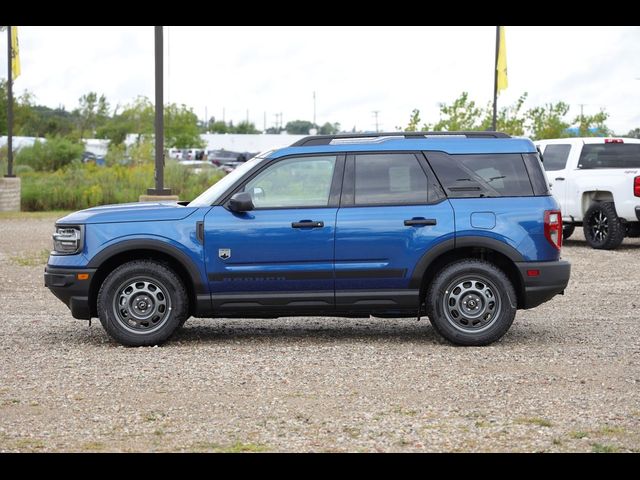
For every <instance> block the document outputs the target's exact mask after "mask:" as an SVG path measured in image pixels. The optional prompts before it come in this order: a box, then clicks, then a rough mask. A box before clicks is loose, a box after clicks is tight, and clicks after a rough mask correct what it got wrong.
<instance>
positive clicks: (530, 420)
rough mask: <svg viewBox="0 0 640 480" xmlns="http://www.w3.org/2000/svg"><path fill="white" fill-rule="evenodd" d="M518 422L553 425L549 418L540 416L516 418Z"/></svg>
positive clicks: (540, 425) (521, 423) (545, 425)
mask: <svg viewBox="0 0 640 480" xmlns="http://www.w3.org/2000/svg"><path fill="white" fill-rule="evenodd" d="M516 423H518V424H520V425H537V426H539V427H550V426H551V422H550V421H549V420H547V419H546V418H540V417H523V418H518V419H517V420H516Z"/></svg>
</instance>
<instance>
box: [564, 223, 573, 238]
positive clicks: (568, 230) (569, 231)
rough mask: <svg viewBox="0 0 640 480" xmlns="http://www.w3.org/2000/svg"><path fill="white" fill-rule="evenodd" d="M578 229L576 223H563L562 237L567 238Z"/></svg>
mask: <svg viewBox="0 0 640 480" xmlns="http://www.w3.org/2000/svg"><path fill="white" fill-rule="evenodd" d="M575 231H576V226H575V225H562V239H563V240H566V239H568V238H569V237H570V236H571V235H573V232H575Z"/></svg>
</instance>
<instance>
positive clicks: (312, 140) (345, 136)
mask: <svg viewBox="0 0 640 480" xmlns="http://www.w3.org/2000/svg"><path fill="white" fill-rule="evenodd" d="M445 136H454V137H467V138H511V136H510V135H507V134H506V133H502V132H493V131H474V132H384V133H342V134H339V135H311V136H309V137H304V138H301V139H300V140H298V141H297V142H295V143H293V144H291V146H292V147H311V146H314V145H329V144H331V142H332V141H333V140H347V141H348V140H350V139H354V140H356V139H358V138H363V139H365V138H370V139H372V140H375V139H378V138H379V139H381V140H382V139H384V138H386V137H404V138H406V139H419V138H422V139H424V138H425V137H445ZM340 143H342V142H340ZM345 143H346V142H345Z"/></svg>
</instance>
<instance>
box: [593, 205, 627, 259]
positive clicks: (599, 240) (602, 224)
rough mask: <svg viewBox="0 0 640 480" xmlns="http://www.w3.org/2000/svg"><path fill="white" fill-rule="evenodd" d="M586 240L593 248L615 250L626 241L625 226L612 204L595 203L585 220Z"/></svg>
mask: <svg viewBox="0 0 640 480" xmlns="http://www.w3.org/2000/svg"><path fill="white" fill-rule="evenodd" d="M582 228H583V231H584V238H585V239H586V240H587V243H588V244H589V246H591V248H595V249H598V250H614V249H616V248H618V247H619V246H620V244H621V243H622V240H624V234H625V226H624V224H623V223H622V222H621V221H620V219H619V218H618V214H617V213H616V207H615V205H614V204H613V203H611V202H600V203H594V204H593V205H591V206H590V207H589V210H587V213H585V215H584V219H583V227H582Z"/></svg>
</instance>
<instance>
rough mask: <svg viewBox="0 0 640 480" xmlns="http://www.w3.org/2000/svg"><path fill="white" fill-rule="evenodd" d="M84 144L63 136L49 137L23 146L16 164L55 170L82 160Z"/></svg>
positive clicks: (17, 156)
mask: <svg viewBox="0 0 640 480" xmlns="http://www.w3.org/2000/svg"><path fill="white" fill-rule="evenodd" d="M82 152H84V146H82V145H81V144H79V143H75V142H73V141H71V140H69V139H67V138H63V137H49V138H47V141H46V142H40V141H37V140H36V142H35V143H34V144H33V146H31V147H23V148H21V149H20V150H19V151H18V153H17V154H16V156H15V159H16V165H28V166H30V167H31V168H33V169H34V170H37V171H41V172H44V171H49V172H52V171H55V170H58V169H60V168H62V167H64V166H66V165H69V164H70V163H71V162H73V161H74V160H76V161H80V160H81V158H82Z"/></svg>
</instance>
